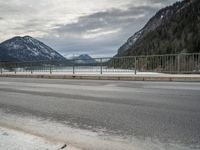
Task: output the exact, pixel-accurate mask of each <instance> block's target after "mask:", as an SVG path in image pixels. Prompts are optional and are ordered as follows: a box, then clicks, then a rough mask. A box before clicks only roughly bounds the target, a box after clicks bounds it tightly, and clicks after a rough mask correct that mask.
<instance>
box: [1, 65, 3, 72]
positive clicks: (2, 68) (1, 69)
mask: <svg viewBox="0 0 200 150" xmlns="http://www.w3.org/2000/svg"><path fill="white" fill-rule="evenodd" d="M1 74H3V66H2V64H1Z"/></svg>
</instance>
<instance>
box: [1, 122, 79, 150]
mask: <svg viewBox="0 0 200 150" xmlns="http://www.w3.org/2000/svg"><path fill="white" fill-rule="evenodd" d="M60 149H64V150H76V149H75V148H73V147H71V146H67V145H65V144H63V143H58V142H52V141H47V140H46V139H43V138H42V137H38V136H36V135H31V134H27V133H24V132H20V131H16V130H13V129H9V128H5V127H1V126H0V150H60Z"/></svg>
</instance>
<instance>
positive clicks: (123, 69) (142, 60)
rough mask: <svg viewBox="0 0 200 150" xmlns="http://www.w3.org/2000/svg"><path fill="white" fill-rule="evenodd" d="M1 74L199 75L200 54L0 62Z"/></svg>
mask: <svg viewBox="0 0 200 150" xmlns="http://www.w3.org/2000/svg"><path fill="white" fill-rule="evenodd" d="M0 72H1V74H3V73H31V74H33V73H50V74H52V73H65V74H67V73H69V74H91V73H92V74H106V73H110V74H112V73H114V74H116V73H126V74H137V73H138V72H156V73H173V74H174V73H200V53H192V54H188V53H186V54H169V55H148V56H128V57H114V58H113V57H112V58H111V57H107V58H94V59H73V60H66V61H37V62H0Z"/></svg>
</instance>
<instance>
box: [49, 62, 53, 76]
mask: <svg viewBox="0 0 200 150" xmlns="http://www.w3.org/2000/svg"><path fill="white" fill-rule="evenodd" d="M49 69H50V74H52V66H51V64H50V65H49Z"/></svg>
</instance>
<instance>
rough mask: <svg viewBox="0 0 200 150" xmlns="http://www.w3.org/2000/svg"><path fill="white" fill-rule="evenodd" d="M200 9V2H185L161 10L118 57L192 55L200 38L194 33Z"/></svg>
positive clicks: (121, 48) (120, 50)
mask: <svg viewBox="0 0 200 150" xmlns="http://www.w3.org/2000/svg"><path fill="white" fill-rule="evenodd" d="M199 6H200V1H199V0H183V1H179V2H176V3H175V4H173V5H171V6H168V7H166V8H163V9H161V10H160V11H158V12H157V13H156V14H155V16H153V17H152V18H151V19H150V20H149V21H148V22H147V24H146V25H145V26H144V27H143V28H142V29H141V30H140V31H138V32H136V33H135V34H134V35H133V36H132V37H130V38H129V39H128V40H127V42H126V43H125V44H123V45H122V46H121V47H120V48H119V50H118V54H117V56H127V55H128V56H129V55H148V54H165V53H179V52H181V51H182V50H184V49H185V52H190V50H191V47H190V45H194V46H195V43H198V39H199V37H197V35H198V34H197V33H196V32H194V31H192V30H197V31H198V30H199V21H198V20H199V17H200V16H199V13H200V12H199ZM188 35H191V36H190V37H188ZM191 42H192V43H191Z"/></svg>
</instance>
